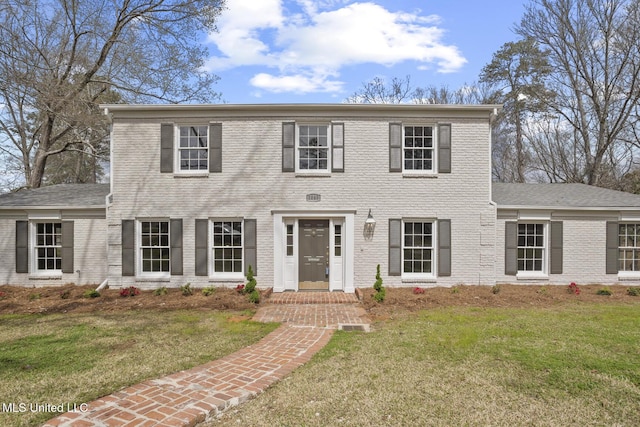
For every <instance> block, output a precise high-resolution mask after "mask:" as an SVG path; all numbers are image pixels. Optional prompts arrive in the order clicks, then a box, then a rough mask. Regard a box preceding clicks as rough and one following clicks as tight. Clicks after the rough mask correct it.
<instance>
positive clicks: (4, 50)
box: [0, 0, 224, 187]
mask: <svg viewBox="0 0 640 427" xmlns="http://www.w3.org/2000/svg"><path fill="white" fill-rule="evenodd" d="M223 6H224V0H83V1H75V0H39V1H33V0H4V1H3V2H2V4H1V5H0V150H1V151H2V153H3V154H4V156H5V157H8V159H9V160H12V161H13V165H15V164H16V163H19V167H20V169H21V171H22V173H23V174H24V183H25V185H26V186H27V187H39V186H40V185H41V184H42V183H43V177H44V173H45V170H46V164H47V161H48V160H49V159H50V158H53V157H54V156H57V155H60V153H64V152H68V151H76V152H83V153H85V154H86V153H88V152H89V151H90V150H89V149H87V147H93V146H95V145H96V144H98V143H99V142H100V141H104V139H105V130H106V129H107V125H106V122H105V118H104V117H100V118H97V117H98V116H99V112H98V111H97V108H96V107H97V104H98V103H99V102H100V100H101V99H105V98H110V97H111V96H112V95H113V94H117V97H118V99H119V100H121V101H125V102H151V101H154V102H192V101H199V102H212V101H213V100H217V99H219V94H217V93H216V92H214V91H213V90H212V85H213V83H215V82H216V80H217V77H216V76H215V75H211V74H209V73H207V72H205V71H203V70H202V65H203V64H204V59H205V55H206V50H205V49H204V48H203V47H202V46H201V45H200V44H199V38H200V37H201V36H202V34H203V33H204V32H208V31H214V30H215V20H216V18H217V16H218V14H219V13H220V11H221V9H222V7H223Z"/></svg>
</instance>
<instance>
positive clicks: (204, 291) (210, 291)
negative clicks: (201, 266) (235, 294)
mask: <svg viewBox="0 0 640 427" xmlns="http://www.w3.org/2000/svg"><path fill="white" fill-rule="evenodd" d="M215 291H216V288H215V287H213V286H209V287H206V288H204V289H202V295H204V296H205V297H208V296H209V295H213V293H214V292H215Z"/></svg>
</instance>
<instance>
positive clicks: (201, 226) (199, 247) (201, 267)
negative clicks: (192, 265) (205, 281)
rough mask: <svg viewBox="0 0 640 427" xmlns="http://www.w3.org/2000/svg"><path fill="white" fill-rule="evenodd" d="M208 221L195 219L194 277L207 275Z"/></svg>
mask: <svg viewBox="0 0 640 427" xmlns="http://www.w3.org/2000/svg"><path fill="white" fill-rule="evenodd" d="M208 232H209V220H208V219H196V276H206V275H208V274H209V271H208V270H209V269H208V265H209V257H208V255H209V244H208V242H209V237H208Z"/></svg>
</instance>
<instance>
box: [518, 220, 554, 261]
mask: <svg viewBox="0 0 640 427" xmlns="http://www.w3.org/2000/svg"><path fill="white" fill-rule="evenodd" d="M546 253H547V243H546V237H545V225H544V224H542V223H518V254H517V261H518V273H543V274H544V273H546V271H545V270H546V267H545V265H546V261H545V260H546Z"/></svg>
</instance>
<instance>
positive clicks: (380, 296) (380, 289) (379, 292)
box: [373, 264, 387, 302]
mask: <svg viewBox="0 0 640 427" xmlns="http://www.w3.org/2000/svg"><path fill="white" fill-rule="evenodd" d="M373 289H375V291H376V293H375V294H373V299H375V300H376V301H377V302H382V301H384V297H385V294H386V293H387V292H386V290H385V289H384V286H382V277H381V276H380V264H378V265H377V266H376V281H375V283H374V284H373Z"/></svg>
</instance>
